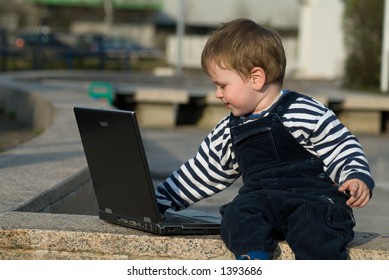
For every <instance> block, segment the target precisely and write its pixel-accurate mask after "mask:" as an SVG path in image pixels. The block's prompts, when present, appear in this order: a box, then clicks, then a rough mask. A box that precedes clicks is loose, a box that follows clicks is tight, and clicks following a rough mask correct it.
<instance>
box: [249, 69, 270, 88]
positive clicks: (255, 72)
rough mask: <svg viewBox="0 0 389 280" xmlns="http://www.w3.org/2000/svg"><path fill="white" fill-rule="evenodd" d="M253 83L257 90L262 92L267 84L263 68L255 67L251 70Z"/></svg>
mask: <svg viewBox="0 0 389 280" xmlns="http://www.w3.org/2000/svg"><path fill="white" fill-rule="evenodd" d="M251 81H252V82H253V87H254V89H255V90H261V89H262V88H263V86H264V85H265V84H266V74H265V71H264V70H263V68H262V67H254V68H253V69H252V70H251Z"/></svg>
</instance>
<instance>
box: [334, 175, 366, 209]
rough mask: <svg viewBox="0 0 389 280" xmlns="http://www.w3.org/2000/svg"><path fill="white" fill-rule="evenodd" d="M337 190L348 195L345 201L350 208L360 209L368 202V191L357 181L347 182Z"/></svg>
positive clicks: (361, 182)
mask: <svg viewBox="0 0 389 280" xmlns="http://www.w3.org/2000/svg"><path fill="white" fill-rule="evenodd" d="M338 190H339V191H340V192H347V193H349V195H350V198H349V199H348V200H347V205H348V206H350V207H356V208H362V207H364V206H365V205H366V204H367V203H368V202H369V200H370V189H369V188H368V186H367V185H366V184H365V183H364V182H363V181H361V180H359V179H350V180H347V181H346V182H344V183H343V185H341V186H340V187H339V189H338Z"/></svg>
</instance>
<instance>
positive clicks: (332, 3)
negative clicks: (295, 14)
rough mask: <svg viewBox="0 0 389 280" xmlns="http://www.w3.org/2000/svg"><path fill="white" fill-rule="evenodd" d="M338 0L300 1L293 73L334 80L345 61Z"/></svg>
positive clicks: (340, 0) (341, 8) (341, 5)
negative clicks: (295, 69) (295, 67)
mask: <svg viewBox="0 0 389 280" xmlns="http://www.w3.org/2000/svg"><path fill="white" fill-rule="evenodd" d="M343 9H344V6H343V3H342V0H325V1H324V0H304V1H302V5H301V12H300V15H301V17H300V24H299V38H298V65H297V76H298V77H301V78H318V79H335V78H338V77H341V76H342V73H343V64H344V60H345V48H344V41H343V40H344V38H343V30H342V17H343Z"/></svg>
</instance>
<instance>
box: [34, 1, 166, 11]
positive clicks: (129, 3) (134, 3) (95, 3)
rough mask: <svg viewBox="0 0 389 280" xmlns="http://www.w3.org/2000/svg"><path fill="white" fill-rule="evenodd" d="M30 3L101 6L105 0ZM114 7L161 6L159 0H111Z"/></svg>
mask: <svg viewBox="0 0 389 280" xmlns="http://www.w3.org/2000/svg"><path fill="white" fill-rule="evenodd" d="M28 1H29V2H30V3H34V4H43V5H56V6H79V7H96V8H97V7H103V5H104V1H105V0H28ZM111 1H112V6H113V7H114V8H122V9H152V10H160V9H161V8H162V1H161V0H111Z"/></svg>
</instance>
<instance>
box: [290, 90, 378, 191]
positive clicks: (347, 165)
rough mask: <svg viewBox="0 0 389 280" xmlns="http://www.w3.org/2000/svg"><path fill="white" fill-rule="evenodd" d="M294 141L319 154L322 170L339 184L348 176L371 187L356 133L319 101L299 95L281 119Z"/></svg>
mask: <svg viewBox="0 0 389 280" xmlns="http://www.w3.org/2000/svg"><path fill="white" fill-rule="evenodd" d="M283 123H284V125H285V126H286V127H287V128H288V129H289V131H290V132H291V133H292V135H293V136H294V137H295V138H296V139H297V141H298V142H299V143H300V144H302V145H303V146H304V147H305V148H306V149H307V150H308V151H310V152H311V153H312V154H314V155H316V156H318V157H320V158H321V160H322V161H323V163H324V170H325V172H326V173H327V174H328V176H329V177H330V178H331V179H332V180H333V181H334V182H335V183H336V184H338V185H341V184H342V183H343V182H344V181H346V180H348V179H351V178H358V179H360V180H362V181H364V182H365V183H366V184H367V185H368V187H369V188H370V190H372V189H373V188H374V181H373V179H372V176H371V173H370V168H369V164H368V161H367V158H366V156H365V154H364V151H363V149H362V146H361V145H360V143H359V141H358V139H357V137H356V136H354V135H353V134H352V133H350V131H349V130H348V129H347V128H346V127H345V126H344V125H343V124H342V123H341V122H340V121H339V119H338V118H337V117H336V116H335V114H334V113H333V112H332V111H331V110H330V109H328V108H327V107H326V106H324V105H323V104H321V103H320V102H318V101H316V100H314V99H311V98H309V97H302V98H298V99H297V100H296V102H295V103H294V104H292V106H291V107H290V108H289V110H288V111H287V113H286V114H285V115H284V119H283Z"/></svg>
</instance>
